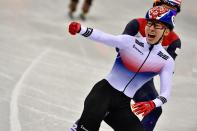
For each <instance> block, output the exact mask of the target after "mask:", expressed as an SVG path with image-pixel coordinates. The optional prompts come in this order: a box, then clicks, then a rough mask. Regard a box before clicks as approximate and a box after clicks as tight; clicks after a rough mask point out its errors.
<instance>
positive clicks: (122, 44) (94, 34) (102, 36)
mask: <svg viewBox="0 0 197 131" xmlns="http://www.w3.org/2000/svg"><path fill="white" fill-rule="evenodd" d="M69 32H70V33H71V34H72V35H75V34H76V33H79V34H81V35H82V36H84V37H87V38H89V39H91V40H94V41H97V42H100V43H103V44H106V45H109V46H112V47H118V48H120V49H126V48H127V47H128V45H129V44H132V42H131V41H132V39H134V38H133V37H132V36H128V35H118V36H115V35H111V34H107V33H104V32H102V31H99V30H97V29H92V28H87V27H83V26H81V25H80V24H79V23H76V22H72V23H71V24H70V25H69Z"/></svg>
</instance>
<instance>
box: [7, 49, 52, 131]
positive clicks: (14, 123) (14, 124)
mask: <svg viewBox="0 0 197 131" xmlns="http://www.w3.org/2000/svg"><path fill="white" fill-rule="evenodd" d="M49 51H50V49H46V50H44V51H43V52H42V53H41V54H40V55H39V56H38V57H36V58H35V59H34V60H33V61H32V63H31V64H30V66H29V67H28V68H27V69H26V70H25V71H24V73H23V74H22V76H21V78H20V79H19V81H18V82H17V83H16V85H15V87H14V89H13V91H12V94H11V100H10V131H21V124H20V121H19V119H18V95H19V93H20V90H21V88H22V83H23V81H24V79H25V78H26V76H27V75H28V74H29V72H30V71H31V70H32V69H33V67H34V66H35V65H37V63H38V62H39V61H40V60H41V59H42V58H43V57H44V55H46V54H47V53H48V52H49Z"/></svg>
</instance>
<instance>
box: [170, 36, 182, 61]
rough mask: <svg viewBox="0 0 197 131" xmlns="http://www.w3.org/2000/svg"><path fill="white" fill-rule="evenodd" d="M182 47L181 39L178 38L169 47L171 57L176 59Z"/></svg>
mask: <svg viewBox="0 0 197 131" xmlns="http://www.w3.org/2000/svg"><path fill="white" fill-rule="evenodd" d="M179 49H181V40H180V39H179V38H178V39H177V40H175V41H173V42H172V43H171V44H170V45H169V46H168V48H167V52H168V53H169V54H170V55H171V57H172V58H173V59H174V60H175V59H176V57H177V56H178V50H179Z"/></svg>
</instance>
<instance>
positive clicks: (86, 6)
mask: <svg viewBox="0 0 197 131" xmlns="http://www.w3.org/2000/svg"><path fill="white" fill-rule="evenodd" d="M78 3H79V0H70V4H69V13H68V15H69V17H70V18H71V19H73V13H74V12H75V11H76V10H77V5H78ZM91 5H92V0H84V1H83V5H82V11H81V13H80V15H79V16H80V18H81V19H82V20H86V15H87V14H88V12H89V10H90V7H91Z"/></svg>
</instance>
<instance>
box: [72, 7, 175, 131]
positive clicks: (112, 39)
mask: <svg viewBox="0 0 197 131" xmlns="http://www.w3.org/2000/svg"><path fill="white" fill-rule="evenodd" d="M175 15H176V12H175V11H174V10H169V9H168V8H165V7H163V6H156V7H154V8H152V9H150V10H149V11H148V12H147V14H146V19H147V21H148V22H147V24H146V26H145V34H146V37H133V36H130V35H119V36H114V35H110V34H107V33H104V32H102V31H99V30H96V29H92V28H86V27H83V26H81V25H80V24H79V23H76V22H72V23H71V24H70V25H69V32H70V33H71V34H72V35H76V34H77V33H79V34H81V35H82V36H84V37H87V38H89V39H91V40H94V41H98V42H99V43H104V44H106V45H109V46H112V47H114V48H118V49H119V51H118V56H117V58H116V61H115V63H114V66H113V68H112V70H111V72H110V73H109V74H108V75H107V77H105V78H104V79H103V80H101V81H99V82H98V83H97V84H95V86H94V87H93V89H92V90H91V92H90V93H89V95H88V96H87V97H86V100H85V102H84V110H83V113H82V115H81V117H80V119H79V121H78V124H77V127H76V128H77V129H76V128H75V129H74V128H72V129H71V130H72V131H75V130H76V131H98V130H99V127H100V124H101V122H102V120H103V119H104V118H105V117H106V114H107V113H109V114H110V113H112V114H113V120H114V122H116V124H115V126H114V127H113V126H112V128H113V129H114V130H115V131H143V130H144V127H143V125H142V124H141V122H140V120H139V119H138V118H137V116H136V115H134V113H136V114H142V115H143V116H146V115H148V114H149V113H150V112H151V111H152V110H154V109H155V108H156V107H160V106H162V105H163V104H164V103H166V102H167V100H168V99H169V96H170V90H171V81H172V76H173V71H174V64H175V63H174V59H173V58H172V57H171V56H170V55H169V54H168V53H167V51H166V50H165V49H164V48H163V47H162V45H161V42H162V40H163V38H164V37H165V36H167V35H168V34H169V33H170V31H172V30H173V28H174V21H173V20H174V17H175ZM158 74H159V76H160V80H161V82H160V83H161V85H160V94H159V95H158V96H157V97H156V98H155V99H152V100H147V101H143V102H139V103H138V102H137V103H136V104H134V105H133V107H134V108H135V110H134V113H133V112H132V111H131V108H130V101H131V99H132V98H133V97H134V95H135V93H136V92H137V91H138V90H139V89H140V88H141V86H142V85H143V84H145V83H146V82H147V81H149V80H150V79H151V78H153V77H154V76H156V75H158Z"/></svg>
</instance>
